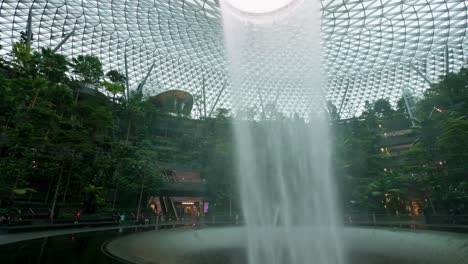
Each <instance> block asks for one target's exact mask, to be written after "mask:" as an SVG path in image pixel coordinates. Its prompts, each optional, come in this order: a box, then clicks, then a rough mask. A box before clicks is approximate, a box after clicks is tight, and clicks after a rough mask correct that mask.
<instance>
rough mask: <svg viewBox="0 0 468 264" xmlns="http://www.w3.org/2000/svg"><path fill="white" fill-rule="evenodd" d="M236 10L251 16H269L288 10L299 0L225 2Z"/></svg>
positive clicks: (228, 0)
mask: <svg viewBox="0 0 468 264" xmlns="http://www.w3.org/2000/svg"><path fill="white" fill-rule="evenodd" d="M225 1H227V3H228V4H229V5H230V6H231V7H234V8H235V9H237V10H239V11H241V12H244V13H249V14H256V15H260V14H268V13H274V12H277V11H280V10H282V9H284V8H287V7H288V6H290V5H291V4H293V3H294V2H295V1H298V0H225Z"/></svg>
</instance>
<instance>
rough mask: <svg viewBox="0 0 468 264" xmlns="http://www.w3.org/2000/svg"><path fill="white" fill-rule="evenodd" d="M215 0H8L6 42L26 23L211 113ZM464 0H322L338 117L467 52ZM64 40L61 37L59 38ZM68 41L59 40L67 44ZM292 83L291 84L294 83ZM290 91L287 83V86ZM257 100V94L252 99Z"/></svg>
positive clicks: (64, 48)
mask: <svg viewBox="0 0 468 264" xmlns="http://www.w3.org/2000/svg"><path fill="white" fill-rule="evenodd" d="M216 2H217V1H216V0H35V1H34V0H30V1H25V0H19V1H13V0H2V1H1V4H0V30H1V32H0V38H1V39H0V42H1V44H2V45H3V46H4V48H5V50H9V48H10V47H11V45H12V44H13V43H14V42H15V41H17V40H18V39H19V36H20V34H19V32H20V31H25V30H26V28H28V24H29V26H30V28H31V32H32V33H33V37H34V40H33V42H32V43H33V45H34V47H35V48H39V47H51V48H58V51H60V52H62V53H64V54H66V55H68V56H76V55H78V54H92V55H95V56H98V57H99V58H100V59H101V61H102V63H103V65H104V66H105V70H110V69H116V70H118V71H120V72H122V73H125V72H126V73H127V74H128V79H129V86H130V87H131V88H132V89H136V88H137V87H138V84H140V83H142V82H143V80H145V77H146V76H147V75H148V73H149V72H150V74H149V75H148V79H147V81H146V83H145V86H144V92H145V94H156V93H159V92H162V91H165V90H169V89H184V90H187V91H189V92H191V93H192V94H194V95H196V96H199V97H201V98H203V97H204V98H206V108H207V111H206V112H207V113H208V114H209V113H210V112H211V110H212V109H215V108H218V107H225V108H230V105H231V102H230V94H229V89H226V86H227V85H226V84H227V83H228V77H227V70H226V60H225V52H224V48H223V35H222V23H221V18H220V11H219V7H218V4H217V3H216ZM467 4H468V2H467V1H466V0H445V1H444V0H322V53H323V60H324V70H325V73H326V74H325V75H326V78H325V81H324V82H325V88H326V90H327V93H328V99H329V100H331V101H332V102H333V103H334V104H335V105H336V106H337V108H338V109H339V111H340V113H341V117H343V118H346V117H351V116H353V115H356V114H359V113H360V112H361V111H362V109H363V106H364V103H365V101H366V100H369V101H374V100H376V99H379V98H388V99H390V101H391V102H392V103H395V102H396V100H398V99H399V98H400V97H401V96H402V94H403V91H406V93H407V94H408V92H409V93H412V94H413V95H414V96H420V95H421V93H422V92H423V91H424V90H425V89H427V88H428V87H429V84H430V83H431V82H433V80H437V79H438V78H439V76H441V75H443V74H444V73H445V72H446V71H456V70H458V69H459V68H460V67H462V66H463V65H464V62H465V61H466V59H467V55H466V53H467V51H468V40H467V39H466V31H467V27H468V25H467V24H468V22H467V21H468V7H467ZM64 39H65V40H66V41H63V40H64ZM62 43H63V45H61V44H62ZM291 85H293V84H291ZM284 89H286V90H287V89H288V86H287V85H285V87H284ZM255 104H258V98H252V105H255Z"/></svg>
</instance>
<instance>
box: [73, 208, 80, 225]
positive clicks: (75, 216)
mask: <svg viewBox="0 0 468 264" xmlns="http://www.w3.org/2000/svg"><path fill="white" fill-rule="evenodd" d="M80 214H81V209H77V210H76V211H75V213H73V219H74V220H75V222H74V223H75V224H78V220H80Z"/></svg>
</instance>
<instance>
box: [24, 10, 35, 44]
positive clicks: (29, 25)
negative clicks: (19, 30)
mask: <svg viewBox="0 0 468 264" xmlns="http://www.w3.org/2000/svg"><path fill="white" fill-rule="evenodd" d="M32 10H33V8H32V6H31V8H30V9H29V13H28V22H27V24H26V44H28V45H31V40H32V30H31V29H32Z"/></svg>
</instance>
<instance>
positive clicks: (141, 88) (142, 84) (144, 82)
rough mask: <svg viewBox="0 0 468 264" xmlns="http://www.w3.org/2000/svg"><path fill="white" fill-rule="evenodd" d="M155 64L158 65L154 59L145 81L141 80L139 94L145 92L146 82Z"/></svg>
mask: <svg viewBox="0 0 468 264" xmlns="http://www.w3.org/2000/svg"><path fill="white" fill-rule="evenodd" d="M154 65H156V62H154V61H153V64H151V67H150V68H149V70H148V73H146V75H145V78H144V79H143V81H141V83H140V85H138V89H137V92H138V94H141V95H142V94H143V86H144V85H145V84H146V81H147V80H148V78H149V76H150V74H151V72H152V71H153V68H154Z"/></svg>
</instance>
